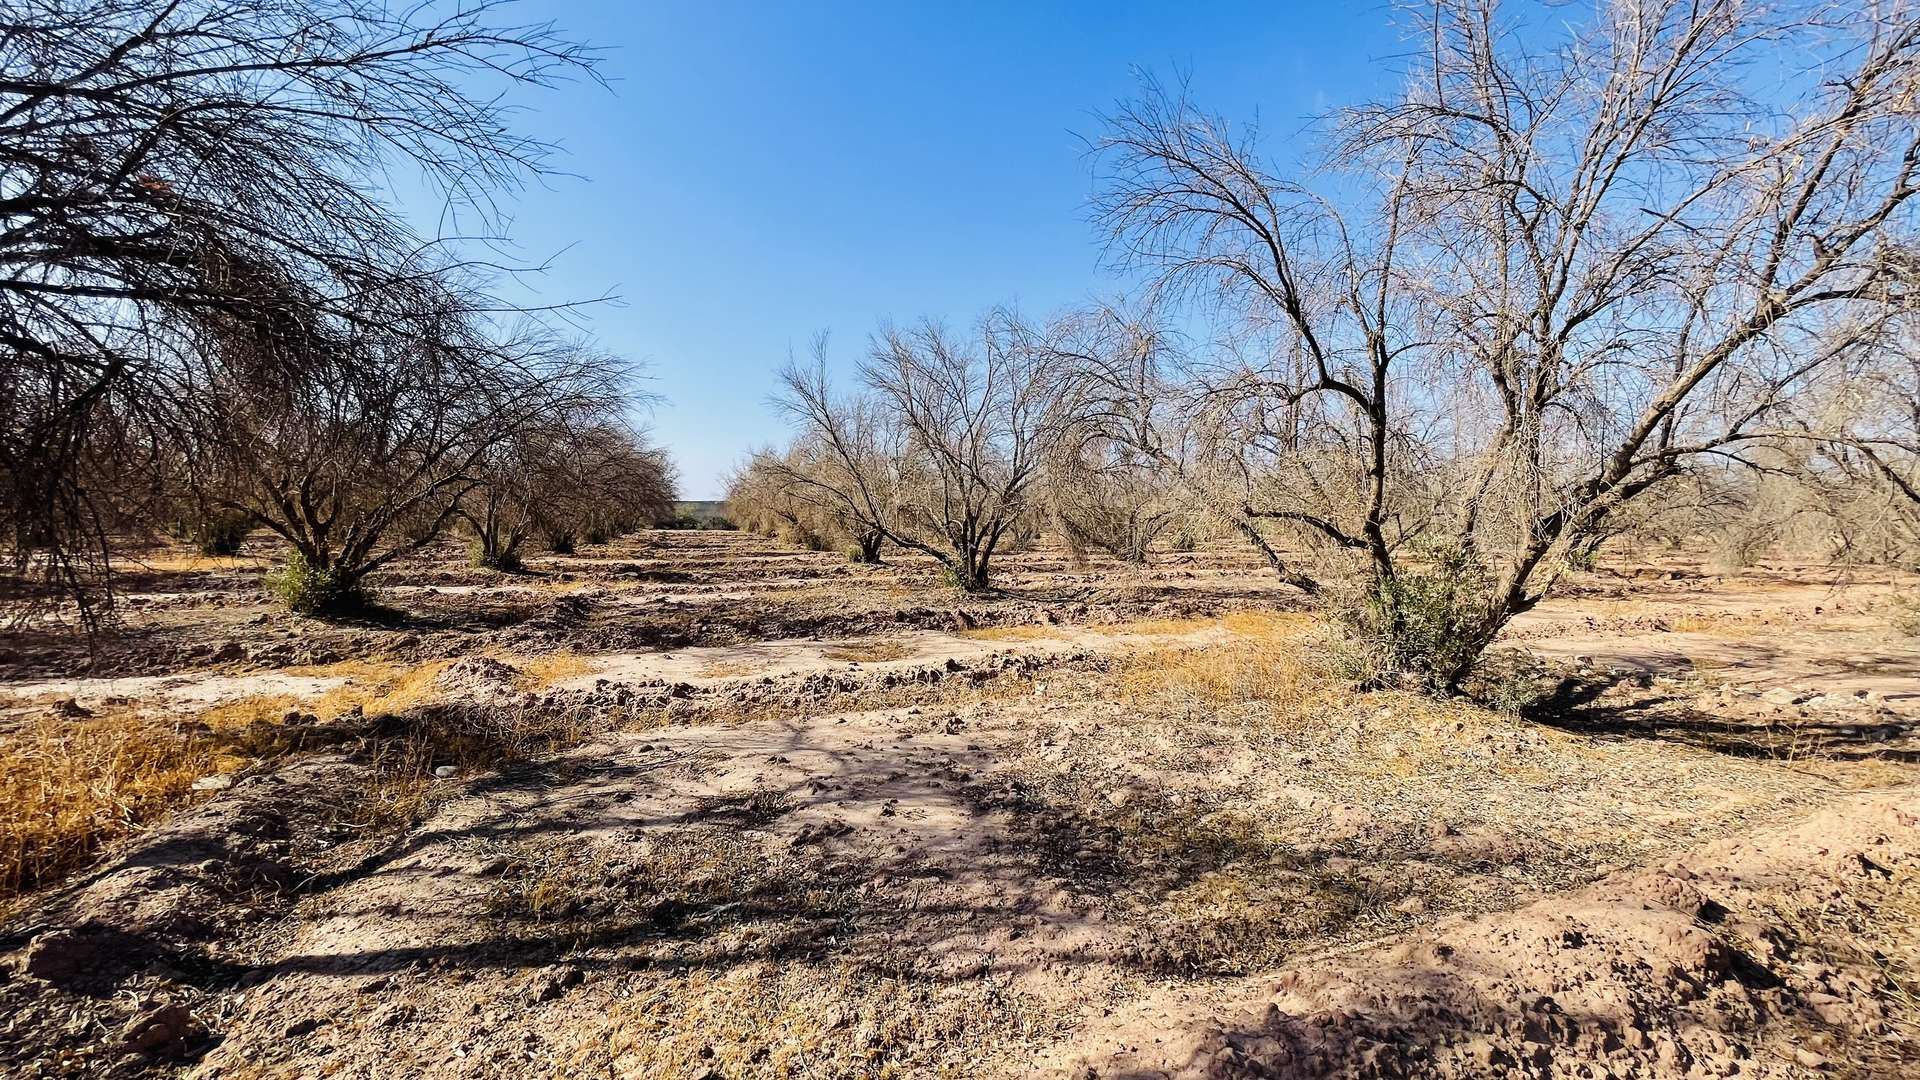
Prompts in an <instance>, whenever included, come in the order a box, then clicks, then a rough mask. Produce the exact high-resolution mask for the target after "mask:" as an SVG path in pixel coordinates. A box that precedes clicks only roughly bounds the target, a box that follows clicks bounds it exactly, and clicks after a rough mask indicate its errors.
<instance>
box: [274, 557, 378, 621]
mask: <svg viewBox="0 0 1920 1080" xmlns="http://www.w3.org/2000/svg"><path fill="white" fill-rule="evenodd" d="M267 591H268V592H270V593H272V594H273V595H274V596H275V597H276V598H278V599H279V601H280V602H281V603H283V604H285V605H286V606H287V609H288V610H289V611H297V612H299V613H300V614H302V615H319V614H325V613H329V612H341V611H350V610H352V609H354V608H356V607H359V606H360V605H361V603H362V602H363V600H364V597H362V595H361V593H360V587H359V583H358V582H356V581H353V580H352V579H350V578H348V577H347V576H346V575H344V574H342V573H340V572H339V571H337V570H326V569H322V568H321V567H318V566H315V565H314V564H313V563H311V562H309V561H308V560H307V557H306V556H305V555H302V554H301V553H300V552H298V551H296V552H293V553H292V554H290V555H288V556H287V562H286V565H284V566H282V567H281V568H280V569H278V570H275V571H274V572H272V573H270V574H268V575H267Z"/></svg>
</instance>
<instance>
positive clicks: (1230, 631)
mask: <svg viewBox="0 0 1920 1080" xmlns="http://www.w3.org/2000/svg"><path fill="white" fill-rule="evenodd" d="M1217 625H1218V626H1219V628H1220V629H1221V630H1223V631H1225V633H1226V636H1225V637H1224V639H1216V640H1210V641H1206V642H1201V643H1198V644H1192V645H1184V644H1173V645H1166V646H1157V647H1149V648H1144V649H1140V650H1136V651H1135V652H1133V653H1131V654H1129V655H1128V656H1127V657H1126V658H1125V660H1124V661H1123V664H1122V668H1121V686H1122V687H1123V688H1124V689H1125V690H1126V691H1127V692H1129V693H1131V694H1134V695H1137V696H1140V697H1158V698H1174V699H1177V700H1180V701H1182V702H1185V703H1188V704H1203V705H1207V706H1212V707H1216V708H1217V707H1221V706H1226V705H1236V704H1245V703H1252V702H1259V703H1264V704H1272V705H1276V706H1278V707H1280V708H1283V709H1287V710H1296V711H1297V710H1299V709H1300V708H1302V707H1304V706H1305V705H1306V704H1307V703H1308V702H1309V701H1310V699H1313V698H1316V697H1320V696H1324V695H1327V694H1330V693H1332V692H1333V691H1334V686H1335V680H1334V679H1331V678H1329V677H1328V673H1327V671H1326V667H1325V664H1324V662H1323V661H1322V660H1321V659H1320V658H1318V657H1316V656H1314V655H1313V654H1312V652H1311V651H1310V650H1308V649H1307V648H1305V647H1304V646H1305V643H1306V641H1307V638H1308V635H1309V632H1310V631H1311V630H1312V629H1313V628H1314V626H1315V625H1316V624H1315V622H1314V620H1312V619H1311V618H1308V617H1304V616H1301V615H1298V614H1294V613H1290V612H1256V611H1247V612H1235V613H1233V614H1230V615H1227V616H1223V617H1222V618H1221V619H1219V620H1217Z"/></svg>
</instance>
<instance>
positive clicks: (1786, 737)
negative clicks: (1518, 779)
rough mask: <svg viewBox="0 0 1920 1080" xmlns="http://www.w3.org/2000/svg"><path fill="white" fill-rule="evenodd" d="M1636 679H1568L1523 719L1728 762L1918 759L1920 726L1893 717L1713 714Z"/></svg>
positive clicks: (1690, 699) (1685, 698)
mask: <svg viewBox="0 0 1920 1080" xmlns="http://www.w3.org/2000/svg"><path fill="white" fill-rule="evenodd" d="M1642 682H1643V680H1642V677H1641V676H1638V675H1621V676H1606V677H1578V676H1566V677H1563V678H1561V679H1559V680H1558V681H1557V682H1556V683H1555V685H1554V687H1553V689H1552V690H1551V691H1550V692H1549V693H1547V694H1546V695H1545V696H1544V697H1542V698H1540V699H1539V700H1537V701H1535V702H1534V703H1532V704H1530V705H1528V706H1526V707H1525V708H1524V709H1522V710H1521V715H1522V716H1523V717H1525V718H1526V719H1528V720H1531V721H1533V722H1535V723H1538V724H1543V725H1546V726H1548V727H1554V728H1558V729H1560V730H1562V731H1568V732H1572V733H1574V734H1578V735H1585V736H1590V737H1595V738H1634V739H1654V740H1659V741H1663V742H1672V743H1680V744H1683V745H1686V746H1692V747H1695V748H1698V749H1702V750H1711V751H1713V752H1715V753H1720V754H1727V755H1729V756H1733V757H1748V758H1769V759H1780V760H1793V759H1801V758H1807V757H1825V758H1832V759H1835V760H1841V761H1856V760H1861V759H1866V758H1880V759H1884V760H1889V761H1916V760H1920V748H1916V747H1914V746H1913V745H1911V740H1912V738H1913V736H1914V734H1915V732H1916V730H1917V729H1920V725H1916V724H1915V723H1914V722H1913V721H1911V720H1908V719H1906V718H1904V717H1901V716H1898V715H1895V714H1891V713H1885V712H1882V713H1877V714H1868V713H1865V712H1861V713H1859V714H1848V713H1842V712H1837V711H1835V712H1827V713H1825V714H1824V715H1810V716H1804V717H1784V718H1783V717H1780V716H1773V715H1740V714H1739V713H1738V712H1731V711H1730V712H1714V711H1708V710H1705V709H1702V708H1700V707H1699V705H1698V704H1697V703H1696V701H1695V699H1694V698H1693V697H1691V696H1689V695H1683V694H1676V693H1664V692H1652V691H1647V690H1645V689H1643V687H1642ZM1636 691H1638V692H1636Z"/></svg>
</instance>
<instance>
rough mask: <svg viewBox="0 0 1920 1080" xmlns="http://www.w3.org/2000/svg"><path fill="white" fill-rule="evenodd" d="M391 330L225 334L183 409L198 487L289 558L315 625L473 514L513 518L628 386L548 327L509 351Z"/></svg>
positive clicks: (276, 328) (233, 328) (413, 326)
mask: <svg viewBox="0 0 1920 1080" xmlns="http://www.w3.org/2000/svg"><path fill="white" fill-rule="evenodd" d="M429 280H432V281H436V282H437V279H429ZM381 295H382V298H383V299H392V298H393V290H388V291H386V292H383V293H382V294H381ZM433 295H435V294H434V292H432V291H427V292H426V293H425V295H423V296H419V297H416V299H421V300H431V298H432V297H433ZM387 314H388V317H387V318H385V319H383V320H381V326H382V328H381V329H378V330H373V329H361V328H359V327H357V326H348V327H345V328H343V330H344V332H343V333H324V332H320V331H318V330H316V329H314V328H311V327H303V328H299V329H298V331H297V332H296V331H295V330H290V329H289V328H287V327H285V326H282V325H280V324H278V323H269V324H268V325H267V326H265V327H262V326H258V325H256V324H255V323H253V322H235V321H232V320H223V322H225V325H223V326H222V327H220V328H219V330H218V332H217V333H213V334H210V335H208V338H207V340H209V341H210V342H212V343H213V346H214V347H212V348H210V349H208V350H207V351H206V353H205V355H204V357H203V359H202V362H201V364H199V365H198V366H195V367H189V368H186V369H184V370H185V373H186V376H187V378H188V379H189V380H191V385H186V386H181V387H179V388H178V389H177V390H176V391H175V393H174V400H175V401H176V402H180V403H190V404H189V405H188V408H189V409H190V412H189V413H188V415H187V417H186V420H187V423H186V426H185V428H184V430H185V431H187V432H190V433H191V438H190V440H189V441H188V443H187V466H188V474H187V479H188V483H189V485H190V486H191V488H192V489H193V490H194V491H195V492H196V493H197V494H198V496H199V498H200V499H201V501H202V503H203V504H204V505H206V506H208V507H210V508H212V509H214V510H217V511H221V512H229V513H239V514H243V515H246V516H247V517H248V518H249V519H251V520H252V521H254V522H256V523H258V524H259V525H260V526H262V527H264V528H267V529H270V530H272V531H273V532H275V533H277V534H278V535H279V536H280V537H281V538H282V539H284V540H285V541H286V543H287V544H288V546H289V548H290V549H291V550H292V552H293V553H294V556H295V559H294V561H293V563H292V565H291V569H290V572H289V573H290V576H289V580H288V586H287V589H286V591H287V593H288V596H287V599H288V600H289V602H290V603H292V604H294V605H295V606H296V607H299V608H302V609H306V610H314V611H321V610H327V609H330V608H335V607H339V606H344V605H350V604H352V603H354V602H355V601H356V600H357V599H358V597H359V594H360V586H361V583H362V581H363V580H364V578H365V577H366V576H367V575H368V574H370V573H372V572H373V571H375V570H378V569H379V568H380V567H381V566H383V565H385V564H387V563H389V562H391V561H392V560H393V559H395V558H398V557H399V556H401V555H403V554H406V553H407V552H409V551H414V550H417V549H419V548H420V547H422V546H424V545H425V544H427V543H430V542H431V541H432V540H433V539H434V538H435V537H436V536H437V535H439V533H440V532H441V531H442V530H443V529H444V528H445V527H446V526H447V525H448V524H449V523H450V522H451V521H452V520H453V519H454V518H455V516H456V515H458V514H460V513H461V512H462V510H463V509H466V510H467V511H468V512H469V513H472V512H474V511H473V510H472V507H473V503H474V500H476V499H482V498H487V497H489V496H497V497H498V503H497V505H499V506H504V505H505V504H506V503H507V502H508V501H509V500H511V499H512V498H513V493H514V491H515V489H514V487H513V486H512V485H511V484H510V483H509V482H508V481H507V479H506V477H507V476H509V475H510V474H511V473H512V471H513V470H514V469H515V468H517V467H519V465H520V464H521V463H522V462H523V461H524V460H525V458H524V457H523V456H522V452H523V451H525V450H526V449H527V448H528V447H530V446H534V445H537V444H539V443H540V442H541V441H542V440H548V439H555V438H559V437H562V435H563V433H564V431H565V427H564V424H565V420H564V418H566V417H572V416H579V415H584V414H596V415H597V414H599V413H602V412H604V411H605V409H606V408H607V407H608V403H609V402H610V401H615V400H617V396H618V393H619V389H620V386H621V385H622V380H623V378H624V376H625V374H626V373H625V372H624V370H622V369H621V368H619V367H618V366H617V365H612V364H610V363H609V362H608V361H607V360H606V358H604V357H602V356H600V355H599V354H595V353H592V352H588V351H583V350H580V349H577V348H573V347H571V346H569V345H568V344H567V343H565V342H556V341H554V340H553V339H552V338H551V337H550V335H549V334H548V333H547V332H546V331H544V330H543V329H541V328H539V327H532V328H530V329H528V330H526V331H524V332H522V333H521V334H519V335H517V336H515V335H500V334H496V333H493V332H491V328H489V327H485V326H475V325H472V324H471V323H469V322H468V321H466V320H465V319H464V318H462V316H461V314H460V313H459V312H457V311H452V312H450V311H447V310H444V309H436V308H434V307H432V306H427V307H424V308H421V309H411V310H410V309H401V310H394V311H390V312H388V313H387ZM268 353H276V354H285V353H295V354H298V355H297V356H295V357H291V358H287V357H281V358H279V359H276V360H275V361H274V362H271V363H262V362H261V358H262V356H263V355H265V354H268ZM490 483H491V484H492V485H493V486H492V487H489V486H488V485H489V484H490ZM500 523H501V519H500V518H499V517H495V518H493V519H492V520H490V522H489V524H490V525H498V524H500ZM496 539H497V538H496Z"/></svg>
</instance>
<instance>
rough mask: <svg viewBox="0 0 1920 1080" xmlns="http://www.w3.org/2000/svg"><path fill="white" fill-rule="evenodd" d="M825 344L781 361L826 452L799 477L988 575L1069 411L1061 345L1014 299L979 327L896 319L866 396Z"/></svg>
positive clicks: (952, 561) (892, 538)
mask: <svg viewBox="0 0 1920 1080" xmlns="http://www.w3.org/2000/svg"><path fill="white" fill-rule="evenodd" d="M816 353H817V355H816V364H815V365H814V367H813V368H811V369H802V368H799V367H797V366H789V367H788V368H787V369H786V370H784V371H783V372H782V373H781V378H782V381H783V383H784V385H785V393H784V395H783V396H782V397H781V399H780V403H781V405H782V406H783V407H785V408H786V409H787V410H788V412H789V413H790V414H791V415H792V416H794V417H795V419H796V420H798V421H799V422H800V424H801V427H802V431H803V435H804V437H805V438H806V439H807V440H809V441H810V443H811V444H812V445H813V446H814V447H815V448H816V451H817V454H818V456H819V458H820V460H821V462H822V463H823V464H824V466H825V467H817V468H812V469H805V470H802V469H789V471H788V477H789V480H790V481H791V482H792V483H793V484H794V486H795V489H796V490H798V491H806V492H809V493H810V494H809V496H808V497H809V498H814V499H819V500H821V501H822V502H823V503H825V504H830V505H832V506H833V507H834V508H835V509H836V512H838V513H840V514H842V515H844V518H845V520H847V521H848V522H850V523H852V526H853V528H854V529H856V530H859V531H860V532H863V533H870V534H877V535H878V536H880V537H883V538H885V540H887V541H889V542H892V543H894V544H896V545H898V546H900V547H903V548H909V549H912V550H915V551H920V552H924V553H925V554H928V555H930V556H932V557H933V558H934V559H936V560H938V561H939V562H940V564H941V565H942V566H943V567H945V568H946V571H947V573H948V576H949V577H950V578H951V579H952V580H953V582H954V584H955V585H956V586H958V587H959V588H961V589H963V590H965V591H968V592H974V591H979V590H982V589H985V588H988V587H989V582H990V573H991V567H992V560H993V556H994V553H995V552H996V551H997V550H999V548H1000V546H1001V544H1002V542H1003V541H1004V540H1006V539H1007V537H1008V535H1009V532H1010V530H1012V529H1013V527H1014V526H1015V524H1016V523H1017V522H1018V521H1019V520H1020V519H1021V517H1022V515H1024V514H1026V513H1027V512H1028V510H1029V508H1030V496H1031V494H1032V489H1033V486H1034V482H1035V481H1036V480H1037V479H1038V477H1039V474H1040V470H1041V467H1042V465H1043V463H1044V462H1045V460H1046V458H1047V456H1048V454H1049V453H1050V452H1051V450H1052V449H1053V447H1054V446H1055V444H1056V443H1057V441H1058V439H1059V438H1060V437H1061V436H1062V434H1063V432H1064V430H1065V427H1066V424H1067V420H1068V416H1069V413H1068V409H1067V403H1066V399H1065V397H1064V394H1063V390H1064V387H1063V384H1062V381H1061V380H1060V378H1059V377H1058V361H1057V353H1056V351H1055V350H1053V349H1052V348H1050V347H1049V346H1048V345H1047V343H1046V341H1045V337H1044V335H1043V334H1042V333H1041V332H1040V331H1038V330H1035V329H1034V328H1033V327H1031V326H1029V325H1027V324H1026V323H1024V322H1022V321H1021V320H1019V319H1018V318H1017V317H1015V316H1014V315H1013V314H1011V313H1010V312H1006V311H996V312H993V313H991V314H989V315H988V316H987V317H986V318H984V319H983V320H981V322H980V324H979V327H978V329H977V332H976V334H975V336H974V338H973V339H972V340H971V341H961V340H959V339H956V338H955V337H954V335H953V334H951V333H950V332H949V331H947V330H945V329H944V328H942V327H940V326H938V325H936V324H933V323H922V324H920V325H918V326H916V327H914V328H912V329H909V330H900V329H894V328H888V329H886V330H883V331H882V332H881V333H880V334H879V335H877V336H876V337H875V338H874V339H873V342H872V346H871V349H870V350H869V354H868V357H867V360H866V362H865V363H863V364H862V365H861V368H860V375H861V381H862V383H863V384H864V387H865V389H866V393H865V394H864V395H860V396H857V397H853V398H842V397H839V396H837V395H836V394H835V393H834V392H833V388H832V386H831V384H830V381H829V379H828V377H827V373H826V363H825V343H824V342H822V343H820V344H819V346H818V347H817V350H816Z"/></svg>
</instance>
